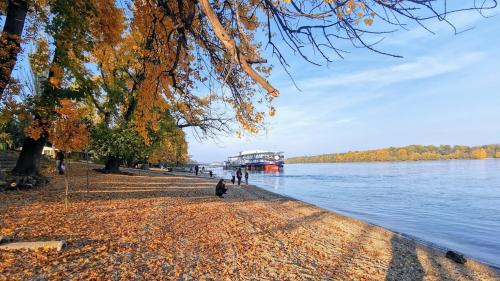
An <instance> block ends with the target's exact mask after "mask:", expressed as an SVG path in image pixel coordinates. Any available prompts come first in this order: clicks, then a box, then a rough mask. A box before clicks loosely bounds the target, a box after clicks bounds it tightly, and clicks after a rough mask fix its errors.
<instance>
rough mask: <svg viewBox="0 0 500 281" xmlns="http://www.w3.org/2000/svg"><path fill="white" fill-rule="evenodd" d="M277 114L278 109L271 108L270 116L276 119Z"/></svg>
mask: <svg viewBox="0 0 500 281" xmlns="http://www.w3.org/2000/svg"><path fill="white" fill-rule="evenodd" d="M275 114H276V109H275V108H274V107H273V106H271V109H270V110H269V116H271V117H274V115H275Z"/></svg>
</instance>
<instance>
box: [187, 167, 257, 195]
mask: <svg viewBox="0 0 500 281" xmlns="http://www.w3.org/2000/svg"><path fill="white" fill-rule="evenodd" d="M204 169H205V167H202V168H201V172H202V173H203V172H204ZM194 173H195V175H198V174H199V173H200V167H199V166H198V165H195V166H194ZM209 174H210V177H212V176H213V173H212V171H211V170H210V171H209ZM248 176H249V174H248V171H247V169H245V170H244V171H242V170H241V168H238V169H236V170H233V171H231V183H232V184H233V185H234V184H235V183H236V180H237V183H238V185H241V181H242V179H243V177H245V184H246V185H248ZM227 190H228V189H227V188H226V183H225V182H224V179H220V180H219V182H218V183H217V186H216V187H215V195H217V196H219V197H220V198H224V197H223V195H224V194H225V193H226V192H227Z"/></svg>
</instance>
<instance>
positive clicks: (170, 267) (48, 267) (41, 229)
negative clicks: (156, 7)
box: [0, 166, 500, 280]
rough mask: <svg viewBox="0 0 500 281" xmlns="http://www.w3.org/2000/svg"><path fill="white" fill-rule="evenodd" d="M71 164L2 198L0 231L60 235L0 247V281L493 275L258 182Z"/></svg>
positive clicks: (25, 237)
mask: <svg viewBox="0 0 500 281" xmlns="http://www.w3.org/2000/svg"><path fill="white" fill-rule="evenodd" d="M71 168H72V170H73V171H72V172H71V173H72V176H71V177H70V189H71V190H70V204H69V207H68V209H65V205H64V179H63V178H62V177H60V176H54V179H53V181H52V183H51V184H50V185H49V186H47V187H45V188H43V189H38V190H32V191H22V192H0V236H1V235H8V236H10V237H12V238H14V239H15V240H18V241H39V240H65V241H66V242H67V245H66V247H65V248H64V249H63V250H62V251H61V252H54V251H48V250H41V251H36V252H30V251H16V252H6V251H0V280H16V279H18V280H26V279H32V280H47V279H48V280H60V279H64V280H70V279H74V280H80V279H94V280H132V279H137V280H143V279H147V280H166V279H167V280H500V278H499V276H498V275H497V274H498V273H497V272H495V271H494V270H492V269H491V268H489V267H487V266H484V265H482V264H480V263H478V262H475V261H473V260H469V261H468V262H467V263H466V264H465V265H459V264H456V263H454V262H453V261H450V260H448V259H446V258H445V257H444V254H443V253H442V252H440V251H437V250H435V249H430V248H427V247H425V246H422V245H418V244H416V243H415V242H412V241H410V240H408V239H406V238H404V237H401V236H399V235H396V234H394V233H393V232H390V231H388V230H385V229H383V228H380V227H376V226H373V225H369V224H366V223H363V222H361V221H358V220H355V219H351V218H347V217H344V216H341V215H338V214H335V213H332V212H329V211H326V210H324V209H321V208H318V207H315V206H312V205H309V204H306V203H304V202H301V201H297V200H293V199H291V198H286V197H283V196H279V195H276V194H273V193H270V192H267V191H264V190H262V189H259V188H256V187H252V186H249V187H235V186H231V185H229V188H230V189H229V192H228V194H227V196H226V198H225V199H219V198H217V197H215V196H214V186H215V183H214V180H210V179H206V178H193V177H185V176H184V177H183V176H173V175H161V176H159V175H145V174H143V175H135V176H124V175H104V174H100V173H96V172H91V175H90V182H91V185H90V189H89V190H88V191H87V190H86V184H85V183H86V181H85V179H86V177H85V172H84V171H83V170H81V169H77V168H76V166H73V167H71Z"/></svg>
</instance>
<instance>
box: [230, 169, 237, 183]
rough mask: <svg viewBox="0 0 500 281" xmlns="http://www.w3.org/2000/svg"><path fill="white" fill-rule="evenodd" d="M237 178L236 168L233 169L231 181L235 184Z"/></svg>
mask: <svg viewBox="0 0 500 281" xmlns="http://www.w3.org/2000/svg"><path fill="white" fill-rule="evenodd" d="M235 179H236V173H235V171H234V170H232V171H231V183H232V184H234V180H235Z"/></svg>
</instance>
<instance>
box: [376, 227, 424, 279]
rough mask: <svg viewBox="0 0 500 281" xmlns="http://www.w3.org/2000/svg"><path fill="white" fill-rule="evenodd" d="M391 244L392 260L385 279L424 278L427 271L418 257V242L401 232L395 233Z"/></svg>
mask: <svg viewBox="0 0 500 281" xmlns="http://www.w3.org/2000/svg"><path fill="white" fill-rule="evenodd" d="M391 245H392V260H391V262H390V264H389V267H388V269H387V275H386V277H385V280H386V281H399V280H412V281H419V280H423V278H424V275H425V272H424V268H423V267H422V264H420V261H419V259H418V255H417V249H416V243H415V242H414V241H411V240H409V239H407V238H405V237H403V236H401V235H399V234H394V235H393V237H392V239H391Z"/></svg>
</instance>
